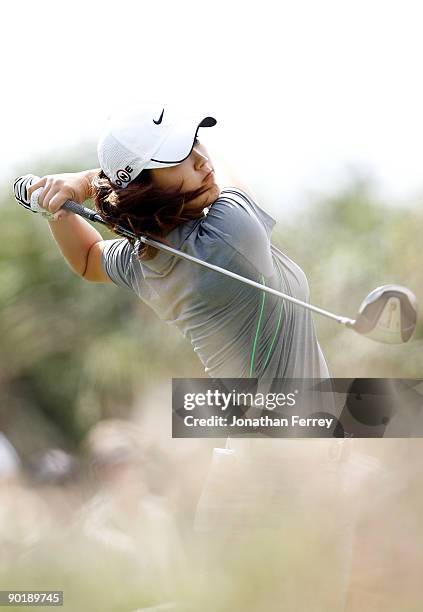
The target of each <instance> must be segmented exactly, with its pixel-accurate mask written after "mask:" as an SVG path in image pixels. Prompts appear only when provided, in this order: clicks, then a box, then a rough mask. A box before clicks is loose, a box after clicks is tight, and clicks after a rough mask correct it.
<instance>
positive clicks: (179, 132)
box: [145, 117, 217, 169]
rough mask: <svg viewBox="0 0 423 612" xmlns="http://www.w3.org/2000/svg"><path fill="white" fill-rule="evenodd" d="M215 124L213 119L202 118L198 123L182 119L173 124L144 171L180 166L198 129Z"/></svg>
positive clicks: (189, 151) (188, 152)
mask: <svg viewBox="0 0 423 612" xmlns="http://www.w3.org/2000/svg"><path fill="white" fill-rule="evenodd" d="M216 123H217V122H216V119H215V118H214V117H203V118H202V119H201V120H200V121H198V119H197V120H195V121H193V120H192V119H184V120H183V121H180V122H178V123H175V125H174V126H173V127H172V128H171V130H170V132H169V134H168V136H166V138H165V140H164V141H163V142H162V143H161V145H160V147H159V148H158V149H157V151H156V152H155V153H154V156H153V157H152V159H151V161H150V162H149V163H148V164H147V166H145V169H151V168H165V167H166V166H175V165H177V164H180V163H181V162H183V161H184V159H186V158H187V157H188V156H189V155H190V154H191V151H192V149H193V148H194V143H195V139H196V137H197V133H198V130H199V129H200V127H213V126H214V125H216Z"/></svg>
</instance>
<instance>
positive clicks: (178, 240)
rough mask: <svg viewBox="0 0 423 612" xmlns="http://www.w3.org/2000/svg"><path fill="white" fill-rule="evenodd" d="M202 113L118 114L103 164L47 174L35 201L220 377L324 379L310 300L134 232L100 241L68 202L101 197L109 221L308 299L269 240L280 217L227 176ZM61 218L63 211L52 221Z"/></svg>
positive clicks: (83, 256)
mask: <svg viewBox="0 0 423 612" xmlns="http://www.w3.org/2000/svg"><path fill="white" fill-rule="evenodd" d="M215 123H216V120H215V119H214V118H212V117H208V116H205V115H201V116H198V115H197V116H195V115H191V116H190V115H186V114H185V115H180V114H178V113H177V112H176V111H175V110H174V109H172V108H171V107H169V106H165V107H160V106H147V107H144V108H140V109H137V110H134V111H128V112H126V113H122V114H119V115H116V116H115V117H113V118H112V119H110V120H109V122H108V125H107V127H106V129H105V131H104V133H103V134H102V136H101V138H100V140H99V143H98V157H99V162H100V166H101V169H100V170H89V171H86V172H81V173H75V174H64V175H53V176H47V177H44V178H42V179H40V180H39V181H38V182H36V183H34V184H33V185H32V186H31V187H30V189H29V193H32V192H33V191H34V190H35V189H37V188H39V187H43V191H42V192H41V194H40V196H39V204H40V205H41V206H42V207H43V208H45V209H46V210H48V211H49V212H51V213H55V218H54V221H52V222H51V223H50V227H51V231H52V233H53V236H54V238H55V239H56V242H57V244H58V246H59V248H60V250H61V251H62V253H63V255H64V257H65V259H66V260H67V261H68V263H69V264H70V266H71V267H72V269H73V270H74V271H75V272H76V273H77V274H79V275H81V276H82V277H83V278H85V279H86V280H88V281H92V282H105V283H110V282H113V283H115V284H117V285H119V286H120V287H124V288H127V289H130V290H132V291H134V292H135V293H136V294H137V295H138V297H139V298H141V299H142V300H143V301H144V302H145V303H146V304H147V305H148V306H150V307H151V308H153V310H154V311H155V312H156V313H157V315H158V316H159V317H160V318H161V319H163V320H165V321H166V322H167V323H169V324H172V325H176V326H177V327H178V328H179V329H180V330H181V332H182V334H183V335H184V336H185V337H186V338H187V339H188V340H189V341H190V342H191V344H192V346H193V348H194V351H195V352H196V353H197V355H198V357H199V358H200V360H201V361H202V363H203V364H204V368H205V372H206V373H207V374H208V375H209V376H212V377H236V378H245V377H255V378H262V377H266V378H277V377H278V378H326V377H327V376H328V369H327V366H326V363H325V360H324V358H323V355H322V352H321V350H320V347H319V344H318V342H317V339H316V334H315V330H314V325H313V320H312V317H311V314H310V312H309V311H307V310H305V309H303V308H300V307H297V306H294V305H293V304H291V303H288V302H286V301H284V300H281V299H279V298H277V297H276V296H273V295H269V294H265V293H264V292H260V291H259V290H257V289H255V288H254V287H250V286H247V285H244V284H242V283H240V282H238V281H234V280H233V279H230V278H225V277H223V276H222V275H220V274H218V273H216V272H214V271H211V270H207V269H204V268H202V267H201V268H200V267H197V266H195V265H193V264H192V263H190V262H188V261H185V260H180V259H178V258H176V257H174V256H173V255H171V254H168V253H163V252H158V251H157V250H156V249H154V248H152V247H151V246H146V245H144V244H142V243H140V242H139V241H135V240H132V239H126V238H116V239H115V240H103V239H102V236H101V235H100V233H99V232H97V231H96V230H95V229H94V228H93V227H92V226H91V225H90V224H89V223H88V222H87V221H86V220H84V219H83V218H81V217H80V216H77V215H74V214H73V213H70V212H68V211H66V210H60V208H61V206H62V205H63V203H64V202H65V201H66V200H67V199H72V200H74V201H77V202H80V203H81V202H83V201H84V200H85V199H86V198H93V200H94V203H95V207H96V209H97V211H98V212H99V213H100V214H101V216H102V217H103V219H104V220H105V221H106V222H108V224H109V226H110V228H111V229H113V227H114V226H115V225H117V224H121V225H126V226H127V227H129V228H130V229H131V230H133V231H134V232H135V233H137V234H143V235H145V236H149V237H152V238H155V239H158V240H163V241H164V242H166V243H167V244H170V245H171V246H174V247H176V248H177V249H182V250H183V251H184V252H185V253H189V254H191V255H193V256H195V257H197V258H199V259H202V260H206V261H208V262H211V263H213V264H216V265H218V266H221V267H223V268H226V269H229V270H232V271H233V272H236V273H238V274H240V275H242V276H246V277H248V278H251V279H253V280H255V281H257V282H259V283H261V284H265V285H267V286H269V287H272V288H274V289H277V290H280V291H282V292H285V293H288V294H290V295H292V296H294V297H296V298H299V299H301V300H308V298H309V288H308V284H307V280H306V277H305V275H304V273H303V271H302V270H301V269H300V268H299V267H298V265H296V264H295V263H294V262H293V261H292V260H290V259H289V258H288V257H287V256H286V255H285V254H284V253H282V252H281V251H280V250H279V249H277V248H276V247H275V246H273V245H272V244H271V232H272V229H273V226H274V225H275V220H274V219H272V217H271V216H270V215H269V214H268V213H266V212H265V211H264V210H263V209H262V208H261V207H260V205H259V203H258V202H257V201H256V199H255V198H254V197H253V196H252V195H251V194H250V193H249V192H248V191H247V190H246V189H245V188H243V189H239V188H238V187H237V186H235V185H230V186H226V187H225V186H223V185H221V184H219V178H218V177H216V175H215V172H214V165H213V160H212V159H211V158H210V155H209V154H208V152H207V150H206V147H205V146H204V144H203V143H202V140H201V134H199V131H200V128H205V127H211V126H213V125H215ZM55 220H60V222H59V223H56V222H55Z"/></svg>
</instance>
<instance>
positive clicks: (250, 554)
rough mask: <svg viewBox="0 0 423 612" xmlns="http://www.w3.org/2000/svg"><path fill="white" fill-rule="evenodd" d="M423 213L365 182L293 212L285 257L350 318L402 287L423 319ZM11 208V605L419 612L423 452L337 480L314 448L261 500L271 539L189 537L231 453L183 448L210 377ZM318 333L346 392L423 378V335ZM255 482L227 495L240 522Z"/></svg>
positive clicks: (321, 324)
mask: <svg viewBox="0 0 423 612" xmlns="http://www.w3.org/2000/svg"><path fill="white" fill-rule="evenodd" d="M90 162H91V163H90ZM90 165H92V160H89V159H87V164H86V166H87V167H88V166H90ZM78 167H79V166H78ZM68 169H71V170H75V167H72V164H71V162H70V161H67V162H66V163H62V164H57V167H56V166H53V164H50V165H47V167H45V168H39V169H38V174H40V175H42V174H44V173H46V172H49V173H52V172H55V171H58V170H60V171H66V170H68ZM259 195H260V194H259ZM261 204H262V206H263V207H264V208H266V203H265V202H264V201H263V202H261ZM421 204H422V203H421V202H419V203H416V204H410V205H409V206H408V207H403V208H401V209H398V208H393V207H390V206H386V204H384V203H382V202H379V201H378V200H377V198H376V197H375V196H374V195H373V194H372V189H371V186H370V185H369V184H368V183H366V182H365V181H364V182H363V181H360V180H357V181H355V182H352V183H351V184H350V185H349V186H348V188H345V190H343V191H342V192H341V193H338V194H336V195H331V196H327V197H323V196H322V197H320V198H315V201H312V202H310V207H309V208H308V209H307V210H305V211H304V210H302V211H301V214H298V215H295V214H293V213H290V215H289V216H288V215H287V216H286V217H288V218H286V217H285V216H284V211H283V210H281V211H280V216H279V218H278V225H277V226H276V230H275V232H274V237H273V241H274V243H275V244H276V245H277V246H278V247H279V248H281V249H282V250H283V251H284V252H285V253H286V254H287V255H288V256H289V257H291V258H292V259H293V260H294V261H296V262H297V263H299V264H300V265H301V266H302V268H303V269H304V270H305V272H306V274H307V277H308V280H309V284H310V287H311V301H312V302H313V303H315V304H317V305H321V306H322V307H327V308H329V309H330V310H333V311H334V312H338V313H342V314H345V315H351V316H353V315H354V314H355V312H354V308H357V307H358V305H359V304H360V302H361V300H362V298H363V297H364V296H365V295H367V293H368V292H369V291H370V290H371V289H373V288H374V287H376V286H378V285H381V284H387V283H398V284H402V285H406V286H408V287H409V288H410V289H412V290H413V291H414V292H415V293H416V295H417V298H418V300H419V302H420V303H423V284H422V281H421V236H422V234H423V212H422V210H423V209H422V205H421ZM0 207H1V211H2V216H3V228H4V231H3V240H2V241H1V242H0V311H1V318H0V338H1V344H0V357H1V369H0V432H2V433H1V434H0V590H13V589H17V590H31V589H34V590H46V589H50V590H63V591H64V598H65V605H64V609H65V610H70V611H72V612H73V611H74V612H79V611H81V612H84V611H87V612H97V611H98V612H107V611H113V612H121V611H122V612H125V611H127V612H131V611H134V610H139V609H143V608H146V609H149V608H151V610H153V609H157V610H170V609H173V610H186V611H189V610H195V611H201V612H208V611H210V612H226V611H229V610H230V611H234V610H235V611H252V612H253V611H254V612H256V611H257V612H258V611H262V610H263V611H266V612H268V611H280V610H287V611H289V612H293V611H298V612H303V611H304V612H317V611H320V610H322V611H332V610H333V611H338V610H344V609H346V610H349V611H352V610H360V611H365V610H369V611H370V610H372V611H373V610H375V611H376V610H392V611H395V612H398V611H401V612H404V611H417V610H421V609H423V590H422V585H421V572H422V569H423V559H422V557H423V552H422V551H423V547H422V544H423V537H422V536H423V533H422V531H423V526H422V524H421V521H420V516H421V511H422V506H423V493H422V487H421V482H422V473H423V472H422V468H423V454H422V452H421V451H422V450H423V449H422V446H423V445H422V444H421V443H420V440H355V441H354V442H353V441H349V442H350V444H349V446H348V448H349V450H348V452H349V459H348V461H346V462H344V463H343V468H342V473H341V472H340V473H339V474H338V473H337V474H335V475H334V474H333V473H331V472H330V471H329V472H328V473H327V474H326V473H325V474H326V476H323V474H322V473H318V474H317V475H316V474H315V473H314V474H313V473H312V464H313V461H314V457H315V456H316V457H317V455H315V453H317V454H318V453H319V452H320V451H319V447H318V446H316V445H313V441H305V442H304V441H298V445H297V446H296V452H297V455H296V457H297V460H296V462H294V461H293V460H291V458H290V455H289V453H288V454H287V455H286V456H285V463H284V464H283V465H282V466H279V469H282V468H283V471H284V476H283V477H284V478H285V480H286V487H287V488H286V490H285V493H283V495H282V500H279V502H278V504H279V505H278V506H277V508H278V511H277V512H276V513H275V515H273V514H272V512H271V503H272V500H273V498H272V497H269V498H267V497H266V496H265V495H264V494H263V498H262V499H260V500H258V504H260V505H261V507H260V508H258V509H257V511H258V512H262V513H263V517H264V520H262V521H261V522H260V523H259V525H260V527H258V528H257V527H254V528H251V529H242V525H244V524H247V523H246V521H245V516H244V515H242V514H241V515H238V514H237V513H236V512H235V514H232V515H231V517H230V520H228V521H227V523H226V528H225V529H222V530H219V529H217V530H215V531H211V532H207V531H204V532H201V530H200V531H194V530H193V520H194V514H195V509H196V505H197V502H198V499H199V496H200V493H201V489H202V483H203V482H204V479H205V478H210V477H211V475H210V472H209V469H210V467H209V466H210V457H211V453H212V449H213V447H214V446H222V445H223V441H222V440H176V439H175V440H172V438H171V432H170V420H171V414H170V400H169V398H170V383H171V378H172V377H202V376H204V371H203V368H202V367H201V364H200V363H199V362H198V361H197V358H196V356H195V355H194V354H193V353H192V350H191V347H190V346H189V345H188V344H187V343H185V341H184V340H183V339H182V337H180V336H179V334H178V332H177V331H176V330H173V329H171V328H169V327H167V326H166V325H165V324H164V323H162V322H161V321H159V320H157V319H156V317H155V315H154V314H153V313H151V312H149V311H148V309H147V308H146V307H145V306H144V305H143V304H142V303H141V302H140V301H138V300H137V299H136V298H135V296H134V295H132V294H131V293H130V292H129V291H128V292H125V291H122V290H120V289H118V288H116V287H114V286H106V285H104V286H101V285H97V284H90V283H87V282H85V281H83V280H82V279H80V278H78V277H77V276H76V275H74V274H73V273H72V272H71V270H70V269H69V268H68V267H67V265H66V263H65V262H64V261H63V259H62V256H61V255H60V253H59V252H58V250H57V247H56V246H55V244H54V241H53V239H52V237H51V235H50V232H49V229H48V227H47V224H46V223H45V222H44V220H43V219H42V218H41V217H40V216H38V215H33V214H30V213H28V212H25V211H24V210H23V209H22V208H21V207H19V206H17V205H16V204H15V203H14V201H13V197H12V194H11V187H10V185H3V187H2V188H1V190H0ZM97 229H99V228H97ZM99 231H101V233H102V234H103V236H104V237H105V238H107V237H112V236H111V235H110V234H109V233H108V232H107V230H104V228H100V229H99ZM315 321H316V326H317V332H318V337H319V340H320V343H321V345H322V348H323V351H324V353H325V355H326V357H327V360H328V362H329V368H330V371H331V373H332V375H333V376H335V377H348V378H350V377H360V376H364V377H396V378H419V377H421V373H422V371H423V351H422V346H423V345H422V342H423V340H422V332H423V329H422V324H421V321H420V322H419V326H418V329H417V333H416V336H415V338H414V340H413V342H412V343H410V344H409V345H405V346H400V347H399V346H398V347H394V346H383V348H381V346H380V345H377V344H376V343H372V342H371V341H368V340H367V339H366V338H361V337H358V336H352V335H351V333H350V332H348V331H347V330H343V329H341V328H339V327H338V326H336V325H334V324H332V323H331V322H328V321H326V320H324V319H318V318H316V319H315ZM164 339H165V340H166V342H164ZM309 442H310V443H311V445H310V444H308V445H307V443H309ZM302 452H303V455H302V456H303V457H304V458H305V459H304V461H303V462H302V461H301V460H300V461H298V457H299V454H298V453H300V454H301V453H302ZM294 466H295V469H294ZM307 466H309V468H307ZM363 466H364V468H363ZM298 468H299V469H300V471H299V472H298V473H297V472H296V471H295V470H296V469H298ZM267 469H268V466H266V465H264V466H263V474H266V473H267ZM307 469H308V470H309V471H307ZM301 470H302V471H301ZM366 470H367V472H366ZM364 473H369V474H371V476H369V477H366V478H364V477H363V474H364ZM223 474H224V476H225V479H226V478H228V479H229V474H228V472H227V469H226V467H225V468H224V471H223ZM248 476H249V474H248V473H247V474H243V475H240V473H238V472H235V475H233V479H232V481H229V480H228V486H229V493H228V492H226V493H227V494H228V495H229V497H228V498H227V508H228V509H230V507H231V491H235V490H237V491H239V490H241V482H244V481H243V480H242V479H243V478H244V479H245V478H246V479H247V485H248ZM334 478H335V480H334ZM218 480H219V479H218ZM325 483H326V484H327V486H326V485H325ZM329 483H330V485H329ZM217 486H218V487H220V481H219V482H218V483H217ZM221 493H222V492H221V491H220V494H221ZM266 504H268V505H267V506H266V507H264V506H265V505H266ZM250 510H251V511H252V510H253V509H252V508H250ZM226 518H227V517H221V519H222V521H223V522H224V521H225V520H226ZM270 518H273V519H275V520H268V519H270ZM343 543H345V545H343ZM154 606H155V607H154ZM160 606H161V607H160ZM12 609H13V608H12ZM16 609H18V608H16Z"/></svg>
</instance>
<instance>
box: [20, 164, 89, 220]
mask: <svg viewBox="0 0 423 612" xmlns="http://www.w3.org/2000/svg"><path fill="white" fill-rule="evenodd" d="M96 172H97V170H84V171H83V172H66V173H63V174H48V175H46V176H43V177H42V178H40V179H39V180H38V181H37V182H35V183H33V184H32V185H31V187H29V188H28V196H29V197H31V194H32V193H33V192H34V191H35V190H36V189H39V188H40V187H42V188H43V190H42V191H41V192H40V194H39V197H38V204H39V205H40V206H41V207H42V208H44V209H45V210H46V211H48V212H50V213H51V214H53V215H54V216H53V217H52V220H53V221H59V220H60V219H64V218H66V217H68V216H69V215H73V214H74V213H72V212H70V211H69V210H64V209H63V210H62V206H63V204H64V203H65V202H66V200H73V201H74V202H78V204H82V203H83V202H84V201H85V200H86V199H87V198H89V197H91V178H92V176H93V175H94V174H95V173H96Z"/></svg>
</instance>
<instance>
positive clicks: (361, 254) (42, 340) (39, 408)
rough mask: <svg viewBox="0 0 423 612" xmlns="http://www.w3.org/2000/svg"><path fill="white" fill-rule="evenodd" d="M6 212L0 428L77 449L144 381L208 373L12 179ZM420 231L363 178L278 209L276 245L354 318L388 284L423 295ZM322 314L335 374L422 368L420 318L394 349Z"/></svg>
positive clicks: (329, 303)
mask: <svg viewBox="0 0 423 612" xmlns="http://www.w3.org/2000/svg"><path fill="white" fill-rule="evenodd" d="M76 160H77V161H76ZM35 166H36V167H35V170H34V171H35V172H36V173H37V174H38V175H40V176H42V175H43V174H46V173H54V172H58V171H60V172H62V171H75V170H79V169H82V168H84V167H85V168H86V167H95V166H96V160H95V159H93V158H90V157H89V156H88V155H87V156H85V157H82V158H81V154H80V153H79V155H76V154H74V155H69V156H68V158H67V159H66V160H62V161H60V160H55V161H54V162H52V161H48V160H47V161H41V162H40V163H39V164H38V165H37V164H36V165H35ZM18 173H19V169H18V171H17V174H18ZM22 173H24V172H22ZM260 204H261V205H262V206H263V207H264V208H266V203H265V202H263V201H262V202H260ZM0 207H1V213H2V221H3V230H4V231H3V240H2V241H1V242H0V312H1V318H0V338H1V345H0V358H1V364H2V366H1V370H0V428H1V429H6V431H8V433H9V435H10V436H11V438H12V440H14V443H15V444H16V445H17V447H18V450H19V451H20V452H21V453H23V454H24V455H25V454H27V453H28V452H31V451H32V450H34V449H36V448H37V446H39V445H43V444H44V438H48V439H49V440H50V441H51V440H52V439H53V440H54V441H55V442H56V443H57V442H60V443H61V444H65V445H67V446H69V447H72V446H75V445H76V444H78V443H79V441H80V440H81V437H82V436H83V435H84V434H85V432H86V431H87V429H88V428H89V427H90V426H91V425H92V424H93V423H95V422H96V421H97V420H98V419H100V418H102V417H107V416H112V415H114V416H127V415H128V414H129V412H130V411H131V409H132V406H133V405H134V403H135V402H136V400H137V397H138V396H139V395H140V394H142V393H143V391H144V389H145V388H146V387H151V386H154V385H160V381H163V380H164V379H165V378H167V379H169V378H172V377H196V376H197V377H200V376H204V369H203V367H202V365H201V364H200V362H199V361H198V359H197V357H196V356H195V354H194V353H193V351H192V350H191V347H190V345H189V343H188V342H186V341H185V340H184V339H183V338H182V336H181V335H180V334H179V332H178V331H177V330H176V329H173V328H171V327H169V326H167V325H166V324H165V323H164V322H162V321H160V320H158V319H157V317H156V315H155V314H154V313H153V312H151V311H150V310H149V309H148V308H147V307H146V306H145V305H144V304H142V302H140V301H139V300H138V299H137V298H136V297H135V295H134V294H132V293H131V292H129V291H124V290H121V289H119V288H117V287H115V286H114V285H101V284H95V283H88V282H86V281H84V280H83V279H81V278H79V277H78V276H76V275H75V274H74V273H73V272H72V271H71V269H70V268H69V267H68V266H67V264H66V262H65V261H64V260H63V258H62V256H61V254H60V252H59V250H58V249H57V248H56V246H55V243H54V241H53V238H52V236H51V234H50V231H49V228H48V225H47V223H46V222H45V221H44V219H43V218H42V217H41V216H39V215H35V214H31V213H29V212H27V211H25V210H24V209H23V208H21V207H20V206H18V205H16V203H15V201H14V199H13V195H12V189H11V187H10V185H3V186H2V188H1V190H0ZM96 229H98V230H99V231H100V233H101V234H102V235H103V237H104V238H112V237H113V235H112V234H111V233H110V232H108V231H107V230H106V229H104V228H100V227H98V226H96ZM422 230H423V213H422V208H421V207H419V206H414V207H411V206H410V207H408V208H402V209H398V208H393V207H390V206H389V205H386V204H384V203H381V202H379V201H377V199H376V198H375V197H374V195H372V189H371V187H370V185H369V184H368V183H366V181H360V180H354V181H353V182H352V183H351V185H350V186H349V187H348V188H346V189H345V190H343V191H342V192H341V193H338V194H337V195H336V196H331V197H326V198H325V197H320V198H314V201H311V202H310V206H309V208H308V209H306V210H302V211H301V212H300V213H297V214H292V213H291V212H290V214H289V215H283V216H282V215H280V216H279V218H278V225H277V226H276V229H275V231H274V235H273V242H274V243H275V244H276V245H277V246H278V247H279V248H281V250H283V251H284V252H285V253H286V254H287V255H288V256H289V257H290V258H291V259H293V260H294V261H296V262H297V263H298V264H299V265H300V266H301V267H302V268H303V269H304V271H305V272H306V274H307V277H308V279H309V284H310V288H311V298H310V299H311V301H312V302H313V303H315V304H317V305H320V306H322V307H325V308H327V309H329V310H332V311H334V312H337V313H339V314H343V315H349V316H354V315H355V313H356V311H357V309H358V306H359V304H360V302H361V300H362V299H363V298H364V296H365V295H367V293H369V291H371V290H372V289H373V288H375V287H376V286H378V285H381V284H386V283H399V284H402V285H406V286H408V287H409V288H410V289H412V290H413V291H414V292H415V293H416V294H417V297H418V299H419V301H420V303H422V302H423V283H422V282H421V268H420V265H419V264H420V260H421V246H420V245H421V236H422V233H423V232H422ZM315 321H316V326H317V331H318V337H319V340H320V343H321V345H322V348H323V351H324V353H325V355H326V357H327V360H328V363H329V367H330V370H331V373H332V375H333V376H338V377H355V376H366V377H369V376H370V377H379V376H391V377H398V378H400V377H416V378H418V377H420V376H421V374H422V372H423V351H422V347H423V340H422V332H423V328H422V324H421V322H420V323H419V328H418V330H417V334H416V336H415V339H414V341H413V342H412V343H410V344H408V345H404V346H386V345H380V344H377V343H374V342H372V341H370V340H367V339H366V338H362V337H359V336H358V335H355V334H353V333H351V332H349V331H348V330H344V329H342V328H340V327H338V326H337V325H336V324H333V323H332V322H330V321H326V320H325V319H323V318H319V317H316V318H315ZM16 428H18V429H19V430H20V434H21V435H20V438H19V439H18V438H17V437H15V436H14V430H15V429H16Z"/></svg>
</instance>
